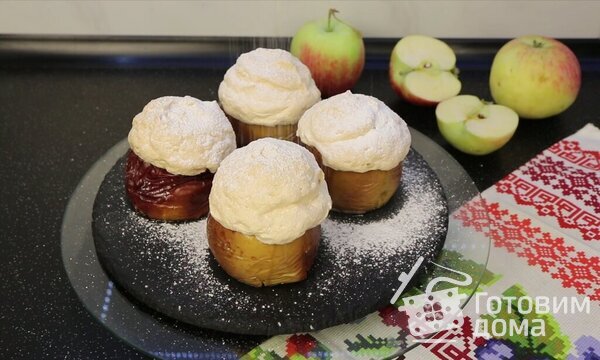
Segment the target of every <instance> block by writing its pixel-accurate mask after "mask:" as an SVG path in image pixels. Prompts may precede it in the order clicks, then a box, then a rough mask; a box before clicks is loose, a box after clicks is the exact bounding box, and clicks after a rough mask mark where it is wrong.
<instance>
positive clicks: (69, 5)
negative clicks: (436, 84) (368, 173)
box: [0, 0, 600, 38]
mask: <svg viewBox="0 0 600 360" xmlns="http://www.w3.org/2000/svg"><path fill="white" fill-rule="evenodd" d="M330 7H334V8H337V9H338V10H340V15H339V16H340V18H342V19H343V20H345V21H346V22H348V23H350V24H352V25H353V26H354V27H355V28H357V29H359V30H361V31H362V32H363V35H364V36H366V37H392V38H398V37H401V36H403V35H406V34H410V33H422V34H428V35H432V36H437V37H444V38H453V37H460V38H480V37H491V38H494V37H502V38H509V37H516V36H519V35H524V34H540V35H546V36H552V37H562V38H600V1H595V0H587V1H585V0H571V1H548V0H546V1H543V0H538V1H535V0H533V1H532V0H523V1H518V0H512V1H511V0H496V1H484V0H479V1H477V0H471V1H469V0H463V1H449V0H446V1H441V0H440V1H437V0H436V1H434V0H431V1H427V0H422V1H416V0H414V1H284V0H272V1H264V0H263V1H260V0H251V1H242V0H239V1H6V0H4V1H2V0H0V34H79V35H175V36H180V35H183V36H187V35H191V36H292V35H293V34H294V33H295V31H296V30H297V29H298V28H299V27H300V26H301V25H302V24H303V23H304V22H306V21H308V20H311V19H315V18H318V17H324V16H326V14H327V10H328V9H329V8H330Z"/></svg>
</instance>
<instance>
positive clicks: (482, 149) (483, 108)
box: [435, 95, 519, 155]
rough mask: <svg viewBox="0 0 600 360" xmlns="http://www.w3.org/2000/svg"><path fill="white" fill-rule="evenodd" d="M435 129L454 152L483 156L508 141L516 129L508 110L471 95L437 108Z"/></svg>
mask: <svg viewBox="0 0 600 360" xmlns="http://www.w3.org/2000/svg"><path fill="white" fill-rule="evenodd" d="M435 116H436V118H437V124H438V128H439V129H440V132H441V133H442V135H443V136H444V138H445V139H446V140H447V141H448V142H449V143H450V144H451V145H452V146H454V147H455V148H457V149H458V150H460V151H462V152H465V153H467V154H472V155H486V154H489V153H491V152H492V151H495V150H498V149H500V148H501V147H502V146H504V144H506V143H507V142H508V140H510V138H511V137H512V136H513V134H514V133H515V130H516V129H517V126H518V125H519V115H517V113H516V112H514V111H513V110H512V109H510V108H508V107H506V106H502V105H495V104H491V103H488V102H485V101H482V100H481V99H479V98H478V97H476V96H473V95H459V96H455V97H453V98H450V99H448V100H444V101H442V102H441V103H439V104H438V106H437V108H436V109H435Z"/></svg>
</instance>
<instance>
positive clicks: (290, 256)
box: [206, 215, 321, 287]
mask: <svg viewBox="0 0 600 360" xmlns="http://www.w3.org/2000/svg"><path fill="white" fill-rule="evenodd" d="M206 228H207V233H208V246H209V247H210V251H211V252H212V254H213V255H214V257H215V259H217V261H218V262H219V264H220V265H221V267H222V268H223V270H225V272H226V273H228V274H229V275H230V276H232V277H233V278H235V279H237V280H239V281H241V282H243V283H245V284H248V285H252V286H256V287H260V286H271V285H278V284H285V283H291V282H297V281H302V280H304V279H306V276H307V275H308V271H309V270H310V268H311V266H312V264H313V262H314V260H315V256H316V255H317V249H318V247H319V241H320V239H321V226H320V225H319V226H316V227H314V228H312V229H308V230H306V232H305V233H304V234H303V235H302V236H300V237H299V238H297V239H296V240H294V241H292V242H289V243H287V244H265V243H263V242H261V241H260V240H258V239H256V237H254V236H248V235H244V234H242V233H240V232H237V231H232V230H229V229H226V228H225V227H223V226H222V225H221V224H220V223H219V222H218V221H216V220H215V219H214V218H213V217H211V216H210V215H209V216H208V221H207V226H206Z"/></svg>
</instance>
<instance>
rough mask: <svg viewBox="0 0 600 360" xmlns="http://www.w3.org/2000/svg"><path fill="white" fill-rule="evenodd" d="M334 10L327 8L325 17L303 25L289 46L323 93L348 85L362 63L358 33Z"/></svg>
mask: <svg viewBox="0 0 600 360" xmlns="http://www.w3.org/2000/svg"><path fill="white" fill-rule="evenodd" d="M336 12H337V10H335V9H330V10H329V16H328V17H327V19H321V20H316V21H311V22H308V23H306V24H305V25H304V26H302V27H301V28H300V30H298V32H297V33H296V35H294V38H293V39H292V44H291V49H290V52H291V53H292V54H293V55H294V56H296V57H297V58H298V59H300V61H302V62H303V63H304V64H305V65H306V66H307V67H308V68H309V69H310V73H311V74H312V77H313V79H314V80H315V83H316V84H317V87H318V88H319V90H321V95H322V96H323V97H329V96H332V95H336V94H340V93H343V92H344V91H346V90H349V89H351V88H352V87H353V86H354V84H356V82H357V81H358V79H359V78H360V74H361V73H362V70H363V67H364V65H365V45H364V43H363V39H362V35H361V33H360V32H359V31H357V30H356V29H354V28H352V27H351V26H349V25H348V24H346V23H344V22H342V21H341V20H339V19H338V18H337V17H336V16H335V13H336Z"/></svg>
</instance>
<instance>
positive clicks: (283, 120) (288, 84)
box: [219, 48, 321, 146]
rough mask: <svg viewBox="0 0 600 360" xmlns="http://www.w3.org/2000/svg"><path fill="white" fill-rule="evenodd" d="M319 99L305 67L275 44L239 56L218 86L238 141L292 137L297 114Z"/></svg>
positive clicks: (239, 144)
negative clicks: (273, 46) (269, 47)
mask: <svg viewBox="0 0 600 360" xmlns="http://www.w3.org/2000/svg"><path fill="white" fill-rule="evenodd" d="M319 100H321V93H320V92H319V89H318V88H317V86H316V85H315V82H314V80H313V78H312V77H311V74H310V70H309V69H308V67H306V65H304V64H303V63H302V62H301V61H300V60H298V59H297V58H296V57H294V56H293V55H292V54H291V53H289V52H288V51H285V50H281V49H265V48H258V49H255V50H252V51H250V52H247V53H244V54H242V55H240V57H239V58H238V59H237V61H236V63H235V64H234V65H233V66H232V67H230V68H229V69H228V70H227V72H226V73H225V77H224V78H223V81H222V82H221V84H220V85H219V102H220V104H221V107H222V108H223V110H224V111H225V113H226V114H227V117H228V118H229V119H230V121H231V124H232V125H233V129H234V131H235V134H236V137H237V144H238V146H245V145H247V144H248V143H250V142H251V141H253V140H256V139H260V138H264V137H272V138H277V139H282V140H289V141H296V129H297V126H296V125H297V123H298V120H299V119H300V116H302V114H303V113H304V111H306V110H307V109H308V108H310V107H311V106H312V105H314V104H315V103H317V102H318V101H319Z"/></svg>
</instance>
